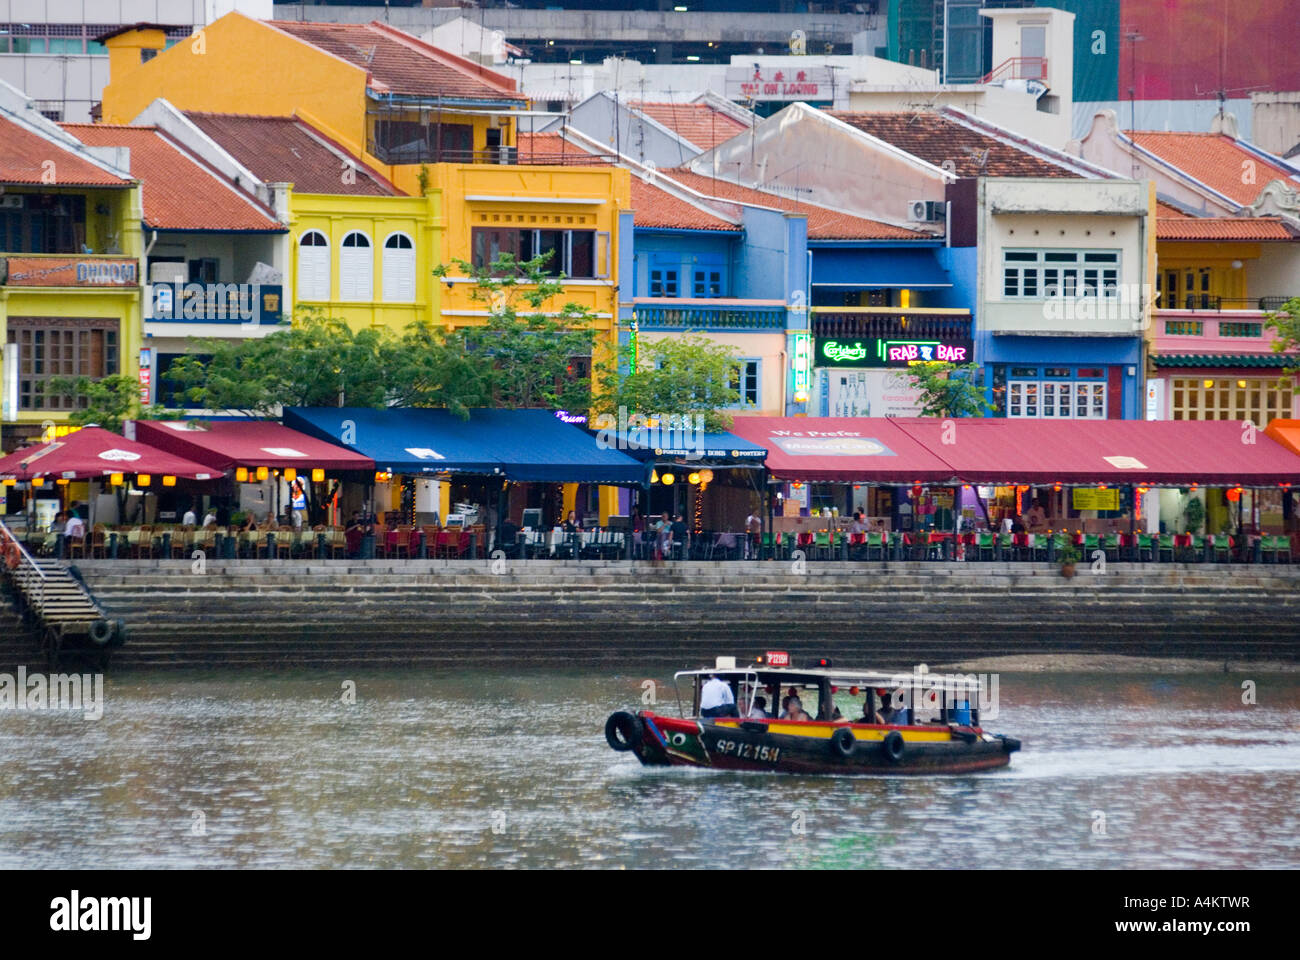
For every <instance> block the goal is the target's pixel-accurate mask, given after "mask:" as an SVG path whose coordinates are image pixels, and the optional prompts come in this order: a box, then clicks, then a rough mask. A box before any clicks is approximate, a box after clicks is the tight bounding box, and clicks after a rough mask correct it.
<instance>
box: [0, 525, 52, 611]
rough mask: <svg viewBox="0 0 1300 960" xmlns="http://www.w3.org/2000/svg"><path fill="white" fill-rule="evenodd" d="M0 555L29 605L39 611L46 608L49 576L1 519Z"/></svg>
mask: <svg viewBox="0 0 1300 960" xmlns="http://www.w3.org/2000/svg"><path fill="white" fill-rule="evenodd" d="M0 555H3V557H4V564H5V566H6V567H7V568H8V570H9V575H10V576H11V577H13V579H14V583H15V584H16V585H17V586H18V589H19V590H21V591H22V592H23V597H24V599H25V601H26V603H27V605H28V606H29V607H33V608H35V609H36V610H37V611H40V610H43V609H44V608H45V585H46V583H47V582H48V581H49V577H47V576H46V575H45V571H44V570H42V569H41V566H40V564H38V563H37V562H36V559H35V558H34V557H33V556H32V555H31V554H30V553H28V552H27V548H26V547H24V546H23V544H22V541H21V540H19V539H18V538H17V537H16V536H14V532H13V531H12V530H10V529H9V525H8V524H6V523H4V522H3V521H0ZM33 584H34V585H35V591H34V592H35V596H33Z"/></svg>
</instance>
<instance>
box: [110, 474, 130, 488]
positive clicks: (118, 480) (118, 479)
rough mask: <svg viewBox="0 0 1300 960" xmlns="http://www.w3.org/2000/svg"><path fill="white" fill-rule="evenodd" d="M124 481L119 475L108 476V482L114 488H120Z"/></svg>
mask: <svg viewBox="0 0 1300 960" xmlns="http://www.w3.org/2000/svg"><path fill="white" fill-rule="evenodd" d="M125 479H126V478H125V477H124V476H122V474H120V473H110V474H109V475H108V482H109V483H111V484H112V485H113V486H115V487H120V486H121V485H122V482H123V481H124V480H125Z"/></svg>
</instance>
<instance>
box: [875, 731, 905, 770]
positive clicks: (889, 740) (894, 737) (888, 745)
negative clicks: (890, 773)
mask: <svg viewBox="0 0 1300 960" xmlns="http://www.w3.org/2000/svg"><path fill="white" fill-rule="evenodd" d="M880 748H881V749H882V750H884V751H885V758H886V759H887V760H888V761H889V762H890V763H898V761H899V760H902V759H903V751H904V750H906V749H907V744H905V743H904V742H903V735H902V734H901V733H899V732H898V731H897V730H890V731H889V733H887V734H886V735H885V739H884V740H882V741H881V743H880Z"/></svg>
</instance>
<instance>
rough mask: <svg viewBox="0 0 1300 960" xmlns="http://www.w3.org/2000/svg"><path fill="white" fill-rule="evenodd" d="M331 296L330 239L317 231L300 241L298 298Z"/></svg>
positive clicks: (314, 298) (313, 298) (318, 298)
mask: <svg viewBox="0 0 1300 960" xmlns="http://www.w3.org/2000/svg"><path fill="white" fill-rule="evenodd" d="M329 298H330V248H329V241H327V240H326V239H325V238H324V236H322V235H321V234H320V233H317V232H316V231H314V230H313V231H311V232H310V233H307V234H304V235H303V237H302V239H301V240H299V241H298V299H299V300H328V299H329Z"/></svg>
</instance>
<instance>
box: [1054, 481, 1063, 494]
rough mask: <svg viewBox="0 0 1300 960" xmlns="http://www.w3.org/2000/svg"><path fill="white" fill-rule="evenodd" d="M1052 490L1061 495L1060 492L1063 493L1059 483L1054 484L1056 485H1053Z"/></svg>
mask: <svg viewBox="0 0 1300 960" xmlns="http://www.w3.org/2000/svg"><path fill="white" fill-rule="evenodd" d="M1052 489H1053V490H1055V491H1056V492H1057V493H1060V492H1061V485H1060V484H1059V483H1054V484H1052Z"/></svg>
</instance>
